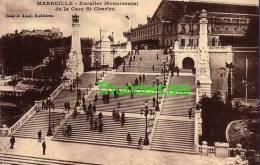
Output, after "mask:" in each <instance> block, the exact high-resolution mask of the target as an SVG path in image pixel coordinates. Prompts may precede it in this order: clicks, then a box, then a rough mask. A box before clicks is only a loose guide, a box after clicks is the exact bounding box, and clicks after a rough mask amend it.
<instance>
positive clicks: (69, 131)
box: [67, 124, 72, 137]
mask: <svg viewBox="0 0 260 165" xmlns="http://www.w3.org/2000/svg"><path fill="white" fill-rule="evenodd" d="M67 133H68V135H67V136H68V137H70V136H71V133H72V127H71V125H70V124H68V125H67Z"/></svg>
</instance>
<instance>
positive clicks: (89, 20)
mask: <svg viewBox="0 0 260 165" xmlns="http://www.w3.org/2000/svg"><path fill="white" fill-rule="evenodd" d="M37 1H40V0H19V1H18V0H0V14H1V15H0V20H1V24H2V26H1V27H0V35H3V34H5V33H13V32H14V31H15V30H16V29H17V30H18V32H19V31H21V30H22V29H28V30H32V29H48V28H52V27H54V28H57V27H59V28H60V30H61V31H62V32H63V33H64V35H65V36H68V35H70V34H71V15H72V14H75V13H77V14H78V15H79V16H80V35H81V37H91V38H95V39H98V38H99V29H100V28H101V29H102V30H106V31H105V32H103V33H104V34H103V35H109V34H111V33H112V32H114V38H115V41H121V42H123V41H125V40H126V39H125V38H124V36H123V34H122V33H123V32H124V31H127V30H128V29H130V28H131V27H136V26H137V25H138V24H145V23H146V18H147V15H148V16H152V15H153V14H154V12H155V10H156V8H157V7H158V5H159V4H160V2H161V0H109V1H110V2H114V1H116V2H119V1H121V2H138V6H112V7H115V9H116V10H115V11H96V12H95V11H93V10H92V11H55V6H40V5H37V3H36V2H37ZM44 1H45V2H47V1H51V0H44ZM56 1H64V2H65V1H66V0H56ZM68 1H69V0H68ZM70 1H72V0H70ZM80 1H82V2H94V1H96V2H104V1H106V0H73V2H77V3H79V2H80ZM193 1H196V0H193ZM207 1H213V0H207ZM216 1H218V2H227V1H225V0H214V2H216ZM228 2H229V3H232V2H238V1H237V0H228ZM239 3H245V4H258V1H257V0H243V1H241V0H240V2H239ZM59 7H63V6H59ZM74 7H84V8H85V7H86V6H79V5H74ZM69 8H71V7H69ZM30 13H31V14H33V15H34V14H52V15H54V17H53V18H34V17H33V18H8V17H6V14H15V15H20V16H21V14H30ZM125 16H128V17H129V19H127V18H126V17H125Z"/></svg>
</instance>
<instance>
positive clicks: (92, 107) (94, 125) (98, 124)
mask: <svg viewBox="0 0 260 165" xmlns="http://www.w3.org/2000/svg"><path fill="white" fill-rule="evenodd" d="M97 101H98V96H97V95H96V96H95V99H94V103H93V104H92V103H89V104H88V107H86V105H85V104H83V111H84V112H85V114H86V116H87V118H86V120H87V121H89V125H90V130H94V131H95V130H98V131H99V132H100V133H102V132H103V125H104V124H103V120H102V119H103V114H102V112H99V114H98V115H97V118H96V117H95V114H96V111H97V107H96V104H95V103H96V102H97Z"/></svg>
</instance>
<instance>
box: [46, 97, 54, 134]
mask: <svg viewBox="0 0 260 165" xmlns="http://www.w3.org/2000/svg"><path fill="white" fill-rule="evenodd" d="M51 106H52V102H51V98H50V97H48V98H47V103H46V107H47V108H48V110H49V128H48V132H47V136H52V135H53V134H52V130H51Z"/></svg>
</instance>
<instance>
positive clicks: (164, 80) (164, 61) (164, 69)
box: [163, 59, 166, 85]
mask: <svg viewBox="0 0 260 165" xmlns="http://www.w3.org/2000/svg"><path fill="white" fill-rule="evenodd" d="M165 64H166V60H165V59H164V60H163V83H164V85H166V79H165V72H166V66H165Z"/></svg>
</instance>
